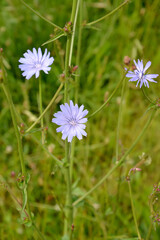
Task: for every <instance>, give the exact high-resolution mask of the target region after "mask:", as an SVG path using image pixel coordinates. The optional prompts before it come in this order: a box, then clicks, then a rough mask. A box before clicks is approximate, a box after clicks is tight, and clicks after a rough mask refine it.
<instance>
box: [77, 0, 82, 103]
mask: <svg viewBox="0 0 160 240" xmlns="http://www.w3.org/2000/svg"><path fill="white" fill-rule="evenodd" d="M82 9H83V0H81V1H80V9H79V31H78V46H77V57H76V65H77V66H78V74H77V75H76V77H75V85H76V88H75V102H76V103H78V90H79V75H80V52H81V42H82V21H83V16H82V13H83V12H82Z"/></svg>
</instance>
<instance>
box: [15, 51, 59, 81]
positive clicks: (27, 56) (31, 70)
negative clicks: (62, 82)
mask: <svg viewBox="0 0 160 240" xmlns="http://www.w3.org/2000/svg"><path fill="white" fill-rule="evenodd" d="M23 56H24V58H20V59H19V62H20V63H22V64H20V65H19V68H20V69H21V71H23V73H22V75H23V76H24V77H26V79H27V80H28V79H30V78H31V77H32V76H33V75H34V74H35V77H36V78H38V77H39V72H40V71H41V70H43V71H44V72H45V73H46V74H48V71H50V70H51V67H49V66H50V65H51V64H52V63H53V61H54V58H53V57H50V52H48V54H47V49H45V52H44V55H42V51H41V48H38V51H37V50H36V49H35V48H33V52H31V51H30V50H27V52H26V53H24V54H23Z"/></svg>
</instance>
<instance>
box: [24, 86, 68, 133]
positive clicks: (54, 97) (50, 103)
mask: <svg viewBox="0 0 160 240" xmlns="http://www.w3.org/2000/svg"><path fill="white" fill-rule="evenodd" d="M63 85H64V84H63V83H61V85H60V86H59V88H58V89H57V91H56V93H55V94H54V96H53V98H52V99H51V101H50V102H49V104H48V106H47V107H46V108H45V110H44V111H43V112H42V114H41V115H40V116H39V117H38V118H37V120H36V121H35V122H34V123H33V124H32V125H31V126H30V127H29V128H28V129H27V130H26V132H25V133H27V132H29V131H30V130H31V129H32V128H33V127H34V126H35V125H36V124H37V123H38V122H39V121H40V120H41V118H42V117H43V116H44V114H45V113H46V112H47V111H48V109H49V108H50V107H51V106H52V104H53V103H54V101H55V100H56V98H57V96H58V94H59V92H60V91H61V89H62V87H63Z"/></svg>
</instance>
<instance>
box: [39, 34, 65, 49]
mask: <svg viewBox="0 0 160 240" xmlns="http://www.w3.org/2000/svg"><path fill="white" fill-rule="evenodd" d="M63 36H65V33H60V34H58V35H56V36H55V37H53V38H51V39H49V40H48V41H46V42H44V43H43V44H42V46H44V45H46V44H48V43H51V42H54V41H55V40H57V39H58V38H61V37H63Z"/></svg>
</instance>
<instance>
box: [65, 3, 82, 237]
mask: <svg viewBox="0 0 160 240" xmlns="http://www.w3.org/2000/svg"><path fill="white" fill-rule="evenodd" d="M78 6H79V0H73V3H72V13H71V19H70V21H71V22H72V23H73V32H72V33H71V34H70V35H69V34H68V35H67V44H66V57H65V89H64V102H65V103H66V102H68V101H69V96H68V79H69V68H70V66H71V62H72V52H73V44H74V37H75V28H76V21H77V15H78ZM65 162H66V163H67V164H68V167H67V168H66V169H65V176H66V183H67V197H66V211H65V213H66V218H65V221H64V235H68V236H69V239H71V238H72V231H71V225H72V222H73V207H72V189H71V186H72V182H71V176H70V167H71V166H70V158H69V143H68V141H67V140H65Z"/></svg>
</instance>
